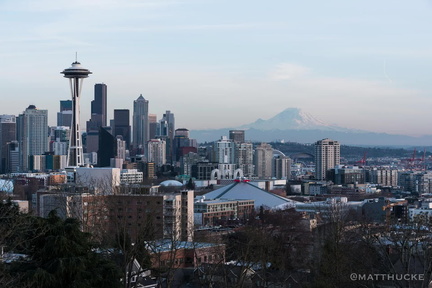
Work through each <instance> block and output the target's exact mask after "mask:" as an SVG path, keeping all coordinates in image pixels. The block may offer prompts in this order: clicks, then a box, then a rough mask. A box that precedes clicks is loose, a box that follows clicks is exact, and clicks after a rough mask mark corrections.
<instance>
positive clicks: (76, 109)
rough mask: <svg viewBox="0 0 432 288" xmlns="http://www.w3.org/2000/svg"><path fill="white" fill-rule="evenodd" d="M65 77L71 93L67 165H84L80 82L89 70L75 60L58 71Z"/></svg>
mask: <svg viewBox="0 0 432 288" xmlns="http://www.w3.org/2000/svg"><path fill="white" fill-rule="evenodd" d="M60 73H61V74H63V75H64V77H65V78H69V83H70V88H71V95H72V123H71V131H70V138H69V148H68V155H67V166H68V167H76V166H83V165H84V157H83V148H82V141H81V131H80V104H79V100H80V97H81V89H82V82H83V80H84V78H87V77H88V75H89V74H92V72H90V71H89V70H87V69H85V68H84V67H82V66H81V63H79V62H78V61H75V62H73V63H72V67H70V68H66V69H65V70H63V72H60Z"/></svg>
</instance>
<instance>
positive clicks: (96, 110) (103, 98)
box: [87, 83, 107, 132]
mask: <svg viewBox="0 0 432 288" xmlns="http://www.w3.org/2000/svg"><path fill="white" fill-rule="evenodd" d="M106 125H107V85H106V84H104V83H99V84H95V86H94V100H92V101H91V118H90V120H89V121H87V132H89V131H99V127H105V126H106Z"/></svg>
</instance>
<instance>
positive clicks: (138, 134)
mask: <svg viewBox="0 0 432 288" xmlns="http://www.w3.org/2000/svg"><path fill="white" fill-rule="evenodd" d="M132 118H133V120H132V124H133V127H132V129H133V146H134V148H135V149H136V151H137V154H144V155H146V154H147V151H145V150H146V146H147V142H148V141H149V140H150V121H149V101H148V100H145V99H144V97H143V96H142V95H140V96H139V97H138V99H137V100H135V101H134V106H133V116H132Z"/></svg>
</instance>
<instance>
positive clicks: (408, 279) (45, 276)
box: [0, 201, 432, 288]
mask: <svg viewBox="0 0 432 288" xmlns="http://www.w3.org/2000/svg"><path fill="white" fill-rule="evenodd" d="M341 205H343V204H341ZM319 214H320V216H319V217H317V219H308V218H306V217H305V215H303V214H300V213H297V212H295V211H293V210H292V209H291V210H283V211H282V210H281V211H273V212H272V211H265V210H264V209H261V211H257V213H256V215H254V217H252V218H251V219H249V220H248V221H247V222H244V223H241V224H239V223H237V224H236V225H232V224H231V226H232V227H233V229H231V230H224V232H223V233H222V232H221V230H217V229H215V230H217V231H211V230H209V232H208V233H204V234H197V235H196V237H195V241H196V244H195V245H196V248H199V247H201V246H200V245H199V244H198V243H202V242H207V243H208V242H213V243H218V244H221V246H218V247H224V249H223V250H215V251H214V252H213V253H212V254H211V256H210V257H212V259H205V258H203V257H204V256H203V257H201V255H200V254H199V253H200V252H199V249H196V250H195V251H198V252H195V255H194V257H195V258H197V259H198V258H199V261H198V260H197V259H195V260H191V263H195V264H191V265H192V266H193V267H191V268H190V269H185V268H180V264H179V262H178V261H177V260H178V259H180V258H176V256H175V255H176V253H178V251H179V250H178V248H179V247H176V246H175V244H174V243H175V242H174V241H173V242H172V245H169V247H170V249H172V250H171V251H170V252H171V253H170V254H169V257H165V256H164V257H162V254H160V255H159V256H158V257H159V259H158V261H155V255H156V254H157V253H158V250H159V249H157V247H155V246H153V247H152V246H151V245H150V244H149V243H152V242H151V241H152V240H154V239H153V238H152V234H153V232H154V230H152V229H154V228H152V226H151V223H150V222H149V225H148V226H147V225H146V226H145V227H142V228H141V229H142V231H141V233H140V234H139V235H140V237H138V238H137V239H130V237H128V235H127V234H126V233H125V232H124V231H126V229H124V228H127V227H121V228H119V230H118V233H114V234H115V235H114V234H113V233H112V231H111V232H110V235H108V234H107V235H101V232H100V231H97V232H98V233H95V234H97V235H98V236H97V237H94V234H93V233H85V232H82V227H81V223H80V221H78V220H76V219H73V218H68V219H61V218H59V217H58V216H57V215H56V213H54V212H53V213H51V214H50V215H49V217H48V218H39V217H33V216H29V215H27V214H21V213H19V211H18V208H17V207H16V206H15V205H13V204H12V203H11V202H9V201H6V202H3V203H0V229H1V230H0V242H1V246H2V247H3V248H4V252H5V254H4V256H5V257H4V258H3V261H2V263H1V264H0V265H1V266H0V283H1V286H2V287H24V288H25V287H137V286H136V285H137V283H138V282H133V281H130V280H131V276H133V275H134V273H135V274H139V273H140V271H134V273H132V266H133V265H132V264H133V263H134V260H138V262H139V263H140V264H141V266H140V268H139V269H141V270H142V271H151V272H152V275H153V276H154V277H156V278H155V279H156V280H157V283H158V285H159V287H384V286H385V287H428V284H429V282H430V278H431V273H432V238H431V232H430V231H431V230H430V228H431V225H429V222H428V220H429V219H427V218H417V219H416V220H415V221H414V222H408V221H401V220H399V221H396V223H393V222H392V221H390V220H389V221H387V222H386V223H370V222H369V221H367V217H359V216H358V215H356V214H353V213H352V212H351V211H350V210H349V209H346V207H342V206H335V207H333V208H332V209H330V210H327V211H322V212H321V213H319ZM95 232H96V231H95ZM108 251H109V253H108ZM8 252H14V253H15V255H17V254H21V256H22V257H21V258H19V257H18V258H15V260H14V261H11V260H9V258H7V257H6V256H7V255H10V254H8ZM24 255H25V258H24ZM205 257H207V256H205ZM156 258H157V257H156ZM227 263H228V264H227ZM353 275H354V276H353ZM380 275H384V276H380ZM386 275H387V276H386ZM401 275H402V276H401ZM401 277H402V278H401ZM185 285H188V286H185Z"/></svg>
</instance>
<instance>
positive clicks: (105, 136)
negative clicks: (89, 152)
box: [97, 127, 117, 167]
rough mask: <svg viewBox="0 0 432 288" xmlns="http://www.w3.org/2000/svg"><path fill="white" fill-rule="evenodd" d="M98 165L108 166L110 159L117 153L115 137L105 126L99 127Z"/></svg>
mask: <svg viewBox="0 0 432 288" xmlns="http://www.w3.org/2000/svg"><path fill="white" fill-rule="evenodd" d="M98 135H99V148H98V150H99V152H98V161H97V162H98V166H99V167H110V166H111V159H112V158H115V157H116V155H117V139H116V137H114V136H113V135H112V134H111V133H110V132H109V131H108V130H107V128H104V127H100V128H99V134H98Z"/></svg>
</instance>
